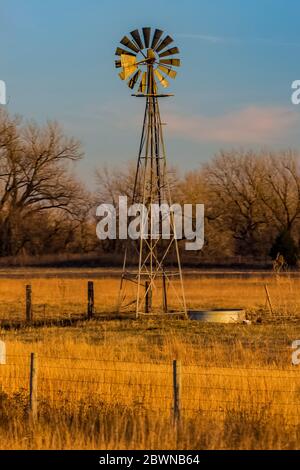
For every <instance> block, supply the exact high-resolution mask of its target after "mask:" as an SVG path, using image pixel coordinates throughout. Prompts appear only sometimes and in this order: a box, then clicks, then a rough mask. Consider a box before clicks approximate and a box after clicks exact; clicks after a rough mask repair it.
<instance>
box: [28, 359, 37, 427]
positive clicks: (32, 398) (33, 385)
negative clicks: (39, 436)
mask: <svg viewBox="0 0 300 470" xmlns="http://www.w3.org/2000/svg"><path fill="white" fill-rule="evenodd" d="M37 398H38V393H37V358H36V354H35V353H31V354H30V376H29V411H30V414H31V416H32V418H36V416H37Z"/></svg>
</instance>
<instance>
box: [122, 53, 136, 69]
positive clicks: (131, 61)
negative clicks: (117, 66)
mask: <svg viewBox="0 0 300 470" xmlns="http://www.w3.org/2000/svg"><path fill="white" fill-rule="evenodd" d="M132 65H135V66H137V65H136V57H132V56H131V55H128V54H122V55H121V66H122V67H123V68H124V69H126V68H127V67H131V66H132Z"/></svg>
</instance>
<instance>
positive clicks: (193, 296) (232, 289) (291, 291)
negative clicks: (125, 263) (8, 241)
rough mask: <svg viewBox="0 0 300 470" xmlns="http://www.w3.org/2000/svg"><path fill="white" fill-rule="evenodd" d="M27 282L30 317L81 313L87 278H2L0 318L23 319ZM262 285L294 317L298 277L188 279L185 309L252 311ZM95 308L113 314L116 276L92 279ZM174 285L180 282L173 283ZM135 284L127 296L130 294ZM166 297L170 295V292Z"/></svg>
mask: <svg viewBox="0 0 300 470" xmlns="http://www.w3.org/2000/svg"><path fill="white" fill-rule="evenodd" d="M26 284H31V285H32V301H33V305H34V317H35V318H36V319H43V318H44V319H47V318H57V317H70V316H78V315H82V314H84V313H86V304H87V280H86V279H60V278H58V277H57V278H49V279H46V278H37V279H26V280H24V279H1V280H0V319H6V320H13V319H19V320H21V319H24V315H25V313H24V311H25V286H26ZM265 284H267V286H268V290H269V293H270V297H271V300H272V305H273V308H274V310H275V311H277V312H280V313H283V314H286V315H289V316H295V315H296V316H298V315H299V312H300V295H299V291H300V279H299V278H292V277H289V276H286V277H279V276H278V277H276V276H273V277H270V278H268V279H264V278H263V277H250V278H249V279H242V278H240V279H236V278H232V279H230V278H220V279H218V278H202V277H201V278H196V277H187V278H186V280H185V292H186V299H187V305H188V308H190V309H199V308H203V309H206V308H232V307H234V308H238V307H239V308H245V309H255V308H258V307H264V306H265V305H266V294H265V289H264V285H265ZM94 285H95V309H96V312H97V313H109V312H113V311H114V310H115V308H116V304H117V301H116V299H117V296H118V290H119V279H118V278H114V277H105V278H101V279H96V280H94ZM178 287H179V286H178ZM134 289H135V287H134V285H131V287H129V290H128V298H129V297H130V295H131V294H132V295H134V293H135V290H134ZM170 294H171V301H172V298H173V299H174V294H173V293H172V291H170Z"/></svg>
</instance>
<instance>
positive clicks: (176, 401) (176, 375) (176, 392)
mask: <svg viewBox="0 0 300 470" xmlns="http://www.w3.org/2000/svg"><path fill="white" fill-rule="evenodd" d="M180 400H181V362H180V361H177V360H176V359H174V361H173V413H174V423H175V424H176V423H177V422H178V421H179V419H180Z"/></svg>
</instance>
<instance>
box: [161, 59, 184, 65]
mask: <svg viewBox="0 0 300 470" xmlns="http://www.w3.org/2000/svg"><path fill="white" fill-rule="evenodd" d="M159 63H160V64H166V65H174V66H175V67H180V59H161V60H160V61H159Z"/></svg>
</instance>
